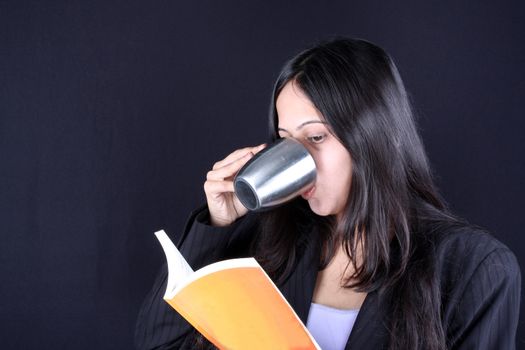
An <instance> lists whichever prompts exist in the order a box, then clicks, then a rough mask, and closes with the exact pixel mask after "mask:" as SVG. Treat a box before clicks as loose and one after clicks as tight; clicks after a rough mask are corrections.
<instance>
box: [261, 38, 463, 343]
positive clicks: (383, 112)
mask: <svg viewBox="0 0 525 350" xmlns="http://www.w3.org/2000/svg"><path fill="white" fill-rule="evenodd" d="M289 82H293V83H294V84H296V86H297V87H299V88H300V89H301V90H302V91H303V92H304V93H305V94H306V96H307V97H309V99H310V100H311V102H312V103H313V105H314V106H315V107H316V108H317V109H318V110H319V111H320V112H321V114H322V116H323V117H324V119H325V121H326V122H327V125H328V127H329V129H330V131H331V133H332V134H333V135H334V136H335V137H336V138H337V139H338V140H339V141H340V142H341V144H342V145H343V146H344V147H345V148H346V149H347V150H348V152H349V154H350V156H351V159H352V180H351V181H352V183H351V191H350V193H349V195H348V200H347V205H346V208H345V210H344V216H343V219H342V220H340V221H339V222H337V223H336V221H335V220H334V218H331V217H319V216H317V215H315V214H314V213H313V212H311V211H310V210H309V208H308V206H307V205H306V204H305V203H306V202H305V201H304V200H302V199H298V200H295V201H293V202H291V203H290V204H288V205H285V206H282V207H280V208H278V209H276V210H273V211H271V212H267V213H263V214H262V218H261V227H262V232H261V234H260V236H259V237H260V239H259V241H258V242H257V249H256V250H257V257H258V260H259V261H260V262H261V264H262V265H263V267H264V268H265V269H266V270H267V271H268V273H269V274H270V275H271V276H272V278H274V279H275V280H276V281H277V283H279V282H282V281H284V280H285V279H286V278H287V277H288V276H289V275H290V273H291V272H292V270H293V267H294V263H295V262H296V260H297V256H298V255H300V253H301V251H300V250H301V248H300V247H301V242H302V241H304V240H305V239H307V238H305V237H303V235H302V234H301V232H304V230H302V229H301V227H300V225H305V223H308V224H310V225H312V224H313V225H315V226H317V227H318V228H319V229H318V232H320V239H321V243H322V246H321V249H322V252H323V253H322V255H321V256H322V259H321V261H320V264H319V268H320V269H322V268H324V267H325V266H326V265H327V264H328V263H329V261H330V260H331V258H332V257H333V255H334V253H335V249H336V248H337V244H341V243H342V244H343V248H344V250H345V252H346V254H347V255H348V257H349V261H350V263H351V264H353V267H354V271H355V272H354V274H353V275H352V276H351V278H348V279H347V280H346V281H345V287H347V288H354V289H355V290H356V291H359V292H372V291H376V290H377V291H379V292H380V293H387V292H388V293H390V295H391V296H392V298H393V299H395V300H396V302H395V303H392V305H391V307H392V318H391V320H390V321H389V322H390V324H389V328H390V329H389V330H390V334H391V335H392V336H391V339H390V348H391V349H421V348H424V349H430V350H441V349H445V348H446V341H445V335H444V334H445V330H444V329H443V325H442V322H441V309H440V306H441V305H440V301H441V295H440V288H439V287H440V286H439V278H438V275H437V273H436V266H435V256H434V253H435V252H434V246H435V242H436V241H435V239H436V237H434V236H437V235H438V233H439V232H442V231H443V230H441V228H443V227H444V226H450V225H456V224H458V223H459V220H458V219H456V218H455V217H454V216H452V215H451V214H450V213H449V212H448V210H447V209H446V206H445V204H444V202H443V200H442V199H441V198H440V196H439V194H438V191H437V189H436V187H435V185H434V182H433V179H432V176H431V171H430V166H429V162H428V160H427V156H426V153H425V150H424V147H423V144H422V142H421V138H420V136H419V134H418V131H417V128H416V124H415V121H414V116H413V112H412V108H411V105H410V101H409V98H408V96H407V92H406V90H405V88H404V85H403V82H402V80H401V77H400V75H399V73H398V70H397V68H396V66H395V65H394V62H393V61H392V59H391V58H390V57H389V55H388V54H387V53H386V52H385V51H384V50H383V49H381V48H380V47H378V46H376V45H374V44H372V43H370V42H368V41H364V40H356V39H346V38H337V39H335V40H331V41H328V42H323V43H321V44H319V45H317V46H315V47H312V48H310V49H307V50H305V51H303V52H301V53H300V54H298V55H297V56H296V57H294V58H293V59H291V60H290V61H288V62H287V63H286V64H285V65H284V67H283V69H282V71H281V73H280V75H279V77H278V79H277V81H276V83H275V86H274V90H273V95H272V101H271V104H270V133H271V137H272V138H273V139H275V138H278V133H277V126H278V114H277V110H276V107H275V102H276V100H277V97H278V96H279V93H280V92H281V90H282V89H283V87H284V86H285V85H286V84H287V83H289ZM291 218H293V220H291ZM358 244H360V245H361V247H362V262H361V263H360V264H359V265H358V263H357V260H356V251H357V248H358V247H357V245H358ZM351 281H352V282H351Z"/></svg>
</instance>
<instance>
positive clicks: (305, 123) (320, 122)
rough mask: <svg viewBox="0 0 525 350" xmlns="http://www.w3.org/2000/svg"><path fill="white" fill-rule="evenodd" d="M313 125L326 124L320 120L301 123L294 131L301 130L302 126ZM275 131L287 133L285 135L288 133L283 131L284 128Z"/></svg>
mask: <svg viewBox="0 0 525 350" xmlns="http://www.w3.org/2000/svg"><path fill="white" fill-rule="evenodd" d="M315 123H319V124H327V123H326V122H325V121H322V120H308V121H306V122H304V123H301V124H300V125H299V126H298V127H297V128H295V130H296V131H297V130H299V129H301V128H302V127H303V126H305V125H308V124H315ZM277 131H284V132H287V133H290V132H289V131H288V130H286V129H284V128H277Z"/></svg>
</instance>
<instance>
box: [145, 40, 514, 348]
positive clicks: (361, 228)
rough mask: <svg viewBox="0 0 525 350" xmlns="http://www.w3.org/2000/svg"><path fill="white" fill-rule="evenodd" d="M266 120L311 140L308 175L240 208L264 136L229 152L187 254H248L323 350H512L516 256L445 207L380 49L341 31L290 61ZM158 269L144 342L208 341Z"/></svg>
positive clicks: (212, 174) (210, 183) (276, 129)
mask: <svg viewBox="0 0 525 350" xmlns="http://www.w3.org/2000/svg"><path fill="white" fill-rule="evenodd" d="M270 131H271V135H272V138H273V139H276V138H279V137H291V138H295V139H297V140H299V141H300V142H302V143H303V145H304V146H305V147H306V148H307V149H308V150H309V151H310V153H311V154H312V156H313V158H314V160H315V162H316V166H317V172H318V175H317V179H316V181H315V184H314V186H313V187H311V188H309V189H308V190H307V191H306V192H305V193H303V194H302V196H301V197H302V198H298V199H295V200H293V201H291V202H290V203H288V204H285V205H283V206H280V207H278V208H276V209H274V210H271V211H268V212H265V213H259V214H257V213H248V212H247V210H246V209H245V208H244V207H243V206H242V205H241V203H240V202H239V200H238V199H237V198H236V197H235V195H234V193H233V184H232V178H233V176H234V175H235V174H236V172H237V171H238V170H239V169H240V168H241V167H242V166H243V165H244V164H245V163H246V162H247V161H248V160H249V159H250V158H251V157H252V156H253V155H254V154H256V153H257V152H259V151H260V150H261V149H262V148H264V147H265V146H264V145H260V146H257V147H248V148H244V149H240V150H237V151H235V152H233V153H231V154H230V155H228V156H227V157H226V158H225V159H223V160H221V161H219V162H217V163H216V164H215V165H214V166H213V169H212V170H210V171H209V172H208V174H207V179H206V182H205V184H204V190H205V193H206V199H207V207H205V208H203V209H201V210H199V211H197V212H196V213H194V214H193V215H192V217H191V218H190V220H189V222H188V225H187V227H186V229H185V231H184V233H183V236H182V239H181V242H180V244H179V247H180V248H181V251H182V253H183V255H185V256H186V257H187V258H188V260H189V263H190V265H192V266H193V267H194V268H199V267H201V266H204V265H206V264H209V263H211V262H213V261H217V260H220V259H225V258H230V257H240V256H252V255H253V256H255V257H256V258H257V260H258V261H259V263H260V264H261V265H262V266H263V267H264V269H265V270H266V271H267V272H268V274H269V275H270V276H271V277H272V279H273V280H274V281H275V282H276V284H277V285H278V286H279V288H280V289H281V291H282V293H283V295H284V296H285V297H286V298H287V300H288V301H289V302H290V304H291V305H292V307H293V308H294V309H295V311H296V312H297V314H298V316H299V317H300V318H301V319H302V320H303V322H304V323H305V324H306V325H307V327H308V328H309V329H310V331H311V332H312V334H313V335H314V337H315V338H316V339H317V340H318V342H319V343H320V345H321V347H323V349H344V348H347V349H436V350H437V349H496V348H497V349H513V348H514V347H515V333H516V327H517V321H518V310H519V297H520V271H519V267H518V265H517V262H516V259H515V257H514V255H513V254H512V253H511V252H510V251H509V249H508V248H507V247H505V246H504V245H503V244H502V243H500V242H498V241H497V240H496V239H494V238H493V237H491V236H490V235H489V234H488V233H486V232H484V231H482V230H481V229H479V228H476V227H472V226H470V225H468V224H467V223H465V222H464V221H462V220H459V219H457V218H456V217H454V216H453V215H451V214H450V213H449V212H448V211H447V209H446V207H445V205H444V203H443V201H442V200H441V199H440V197H439V195H438V193H437V190H436V188H435V185H434V183H433V181H432V177H431V173H430V168H429V165H428V161H427V158H426V155H425V151H424V148H423V145H422V143H421V140H420V137H419V135H418V132H417V129H416V126H415V123H414V120H413V116H412V111H411V107H410V104H409V101H408V98H407V94H406V91H405V89H404V86H403V83H402V81H401V78H400V76H399V74H398V71H397V69H396V67H395V65H394V63H393V62H392V60H391V59H390V57H389V56H388V55H387V54H386V53H385V52H384V51H383V50H382V49H381V48H379V47H377V46H375V45H373V44H371V43H369V42H366V41H363V40H352V39H337V40H333V41H330V42H326V43H322V44H320V45H318V46H315V47H313V48H311V49H308V50H306V51H304V52H302V53H300V54H299V55H298V56H296V57H295V58H293V59H292V60H291V61H289V62H288V63H287V64H286V65H285V66H284V68H283V70H282V72H281V74H280V76H279V78H278V79H277V82H276V84H275V88H274V93H273V99H272V102H271V108H270ZM165 280H166V270H165V267H164V268H163V271H161V274H160V276H159V278H158V279H157V282H156V284H155V286H154V288H153V290H152V292H151V293H150V295H149V296H148V297H147V299H146V301H145V303H144V305H143V307H142V310H141V313H140V316H139V321H138V324H137V333H136V336H137V344H138V347H139V348H160V349H179V348H195V347H197V346H202V347H204V348H205V347H207V346H209V344H207V341H206V340H205V339H203V338H202V337H200V336H199V335H198V334H196V332H195V331H194V330H192V328H191V326H189V325H188V324H187V323H186V322H185V321H184V320H183V319H182V318H181V317H180V316H178V315H177V313H176V312H175V311H173V310H172V309H171V308H170V307H169V306H168V305H167V304H165V302H164V301H163V300H162V299H161V296H162V295H163V293H164V288H165ZM356 316H357V317H356Z"/></svg>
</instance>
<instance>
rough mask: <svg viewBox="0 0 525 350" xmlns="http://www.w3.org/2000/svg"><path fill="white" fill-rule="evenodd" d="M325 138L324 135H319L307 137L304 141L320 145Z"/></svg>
mask: <svg viewBox="0 0 525 350" xmlns="http://www.w3.org/2000/svg"><path fill="white" fill-rule="evenodd" d="M325 137H326V135H324V134H319V135H313V136H308V137H307V138H306V139H307V140H308V141H310V142H311V143H321V142H323V141H324V139H325Z"/></svg>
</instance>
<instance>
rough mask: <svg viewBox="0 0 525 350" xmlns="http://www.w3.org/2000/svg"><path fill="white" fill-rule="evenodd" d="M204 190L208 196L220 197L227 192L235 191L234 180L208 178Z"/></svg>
mask: <svg viewBox="0 0 525 350" xmlns="http://www.w3.org/2000/svg"><path fill="white" fill-rule="evenodd" d="M204 192H205V193H206V195H207V196H212V197H218V196H220V195H222V194H223V193H226V192H234V188H233V181H215V180H207V181H206V182H205V183H204Z"/></svg>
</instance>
